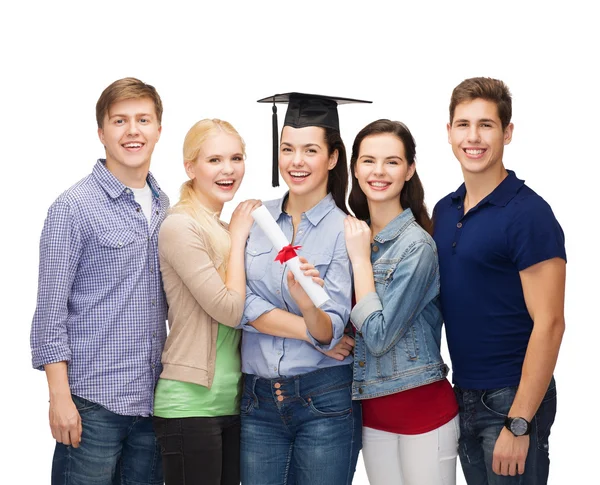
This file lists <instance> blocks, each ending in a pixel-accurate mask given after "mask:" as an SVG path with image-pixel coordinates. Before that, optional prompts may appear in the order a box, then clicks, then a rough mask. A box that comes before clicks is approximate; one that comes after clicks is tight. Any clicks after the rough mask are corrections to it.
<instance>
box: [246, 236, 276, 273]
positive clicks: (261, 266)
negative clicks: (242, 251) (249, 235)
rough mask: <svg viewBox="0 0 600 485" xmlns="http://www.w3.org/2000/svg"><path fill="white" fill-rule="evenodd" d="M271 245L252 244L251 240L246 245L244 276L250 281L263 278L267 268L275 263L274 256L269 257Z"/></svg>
mask: <svg viewBox="0 0 600 485" xmlns="http://www.w3.org/2000/svg"><path fill="white" fill-rule="evenodd" d="M272 249H273V246H271V245H268V246H266V245H260V244H254V243H253V242H252V241H250V242H249V243H248V246H247V247H246V278H247V279H248V280H250V281H258V280H262V279H264V278H265V276H266V275H267V270H268V269H269V268H270V267H271V266H272V265H273V264H279V263H275V262H274V261H273V260H274V259H275V257H271V250H272Z"/></svg>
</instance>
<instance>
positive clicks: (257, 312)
mask: <svg viewBox="0 0 600 485" xmlns="http://www.w3.org/2000/svg"><path fill="white" fill-rule="evenodd" d="M275 308H277V307H276V306H275V305H273V304H272V303H269V302H268V301H267V300H265V299H264V298H261V297H260V296H258V295H256V294H255V293H254V292H253V291H252V290H251V289H250V287H249V286H248V285H246V304H245V306H244V315H243V317H242V321H241V322H240V325H239V326H238V328H241V329H243V330H245V331H247V332H253V333H260V332H259V331H258V330H257V329H256V328H254V327H253V326H252V325H250V323H251V322H253V321H255V320H257V319H258V318H259V317H260V316H262V315H264V314H265V313H268V312H270V311H271V310H274V309H275Z"/></svg>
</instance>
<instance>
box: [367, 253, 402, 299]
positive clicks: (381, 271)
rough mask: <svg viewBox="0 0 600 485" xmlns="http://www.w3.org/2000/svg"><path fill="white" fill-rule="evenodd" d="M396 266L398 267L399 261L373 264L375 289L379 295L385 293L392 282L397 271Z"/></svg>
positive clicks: (380, 261)
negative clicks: (381, 292)
mask: <svg viewBox="0 0 600 485" xmlns="http://www.w3.org/2000/svg"><path fill="white" fill-rule="evenodd" d="M396 266H398V261H397V260H389V259H386V260H379V261H375V262H374V263H373V279H374V280H375V288H376V289H377V290H379V291H377V294H380V291H381V290H383V291H385V290H386V289H387V287H388V285H389V284H390V282H391V281H392V276H393V274H394V271H395V270H396Z"/></svg>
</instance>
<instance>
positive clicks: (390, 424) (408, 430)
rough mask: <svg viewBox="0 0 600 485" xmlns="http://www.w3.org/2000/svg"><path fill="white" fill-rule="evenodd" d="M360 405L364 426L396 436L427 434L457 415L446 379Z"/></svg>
mask: <svg viewBox="0 0 600 485" xmlns="http://www.w3.org/2000/svg"><path fill="white" fill-rule="evenodd" d="M361 402H362V412H363V426H367V427H369V428H374V429H378V430H380V431H387V432H389V433H396V434H422V433H427V432H428V431H432V430H434V429H437V428H439V427H440V426H442V425H444V424H446V423H447V422H448V421H450V420H451V419H452V418H453V417H454V416H456V415H457V414H458V404H457V402H456V398H455V397H454V391H453V390H452V386H451V385H450V382H449V381H448V379H442V380H441V381H437V382H433V383H432V384H427V385H425V386H421V387H415V388H414V389H409V390H408V391H402V392H397V393H395V394H390V395H388V396H382V397H375V398H373V399H363V400H362V401H361Z"/></svg>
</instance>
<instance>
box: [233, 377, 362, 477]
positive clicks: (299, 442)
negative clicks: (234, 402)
mask: <svg viewBox="0 0 600 485" xmlns="http://www.w3.org/2000/svg"><path fill="white" fill-rule="evenodd" d="M241 415H242V438H241V454H242V460H241V471H242V484H243V485H295V484H302V485H306V484H310V485H349V484H351V483H352V477H353V476H354V471H355V469H356V462H357V460H358V454H359V451H360V449H361V447H362V412H361V406H360V403H359V402H358V401H352V368H351V367H350V366H348V365H341V366H337V367H329V368H326V369H320V370H318V371H314V372H310V373H308V374H303V375H299V376H294V377H287V378H281V379H262V378H259V377H258V376H254V375H245V376H244V392H243V394H242V403H241Z"/></svg>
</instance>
